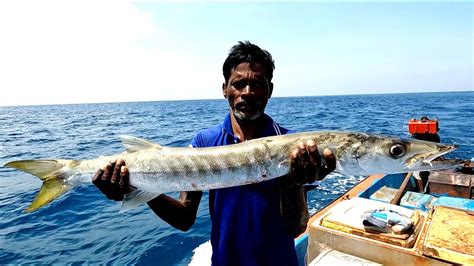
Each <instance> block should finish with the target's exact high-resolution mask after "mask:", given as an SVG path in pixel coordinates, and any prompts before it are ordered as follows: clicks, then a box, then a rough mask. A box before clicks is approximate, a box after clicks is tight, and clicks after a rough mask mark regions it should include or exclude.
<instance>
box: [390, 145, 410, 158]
mask: <svg viewBox="0 0 474 266" xmlns="http://www.w3.org/2000/svg"><path fill="white" fill-rule="evenodd" d="M405 151H406V149H405V146H404V145H403V144H400V143H397V144H393V145H392V146H391V147H390V155H391V156H392V157H394V158H399V157H401V156H403V155H404V154H405Z"/></svg>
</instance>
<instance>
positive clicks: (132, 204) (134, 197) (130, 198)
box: [120, 190, 162, 212]
mask: <svg viewBox="0 0 474 266" xmlns="http://www.w3.org/2000/svg"><path fill="white" fill-rule="evenodd" d="M161 194H162V193H156V192H147V191H143V190H135V191H132V192H130V193H128V194H125V197H124V199H123V200H122V207H121V208H120V212H126V211H129V210H131V209H134V208H136V207H138V206H139V205H140V204H142V203H145V202H149V201H150V200H152V199H154V198H156V197H158V196H159V195H161Z"/></svg>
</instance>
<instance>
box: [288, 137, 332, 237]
mask: <svg viewBox="0 0 474 266" xmlns="http://www.w3.org/2000/svg"><path fill="white" fill-rule="evenodd" d="M323 158H324V164H322V160H321V156H320V155H319V152H318V147H317V145H316V143H315V142H314V141H312V140H310V141H308V142H307V143H306V144H304V143H300V144H299V145H298V149H297V150H295V151H293V152H292V154H291V157H290V162H291V163H290V174H289V175H288V176H285V177H283V178H281V179H280V191H281V205H280V206H281V214H282V217H283V222H284V223H285V226H286V228H287V230H288V233H290V234H291V235H292V236H293V237H297V236H298V235H300V234H301V233H303V232H304V231H305V230H306V226H307V223H308V219H309V214H308V207H307V203H306V195H305V191H304V187H303V184H306V183H313V182H314V181H316V180H321V179H323V178H324V177H325V176H326V175H328V174H329V173H331V172H332V171H334V169H336V158H335V157H334V155H333V153H332V152H331V151H330V150H329V149H325V150H324V152H323Z"/></svg>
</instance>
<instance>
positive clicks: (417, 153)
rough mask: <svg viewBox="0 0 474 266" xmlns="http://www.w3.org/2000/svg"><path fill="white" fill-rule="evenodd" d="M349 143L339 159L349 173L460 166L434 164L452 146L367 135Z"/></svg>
mask: <svg viewBox="0 0 474 266" xmlns="http://www.w3.org/2000/svg"><path fill="white" fill-rule="evenodd" d="M350 143H351V148H350V149H349V150H348V151H346V152H345V154H346V157H345V158H341V159H342V160H341V161H342V163H345V164H346V165H345V166H343V168H345V169H346V170H347V171H349V172H350V170H349V169H348V168H349V167H353V168H354V170H355V171H357V172H359V173H360V172H362V173H366V174H367V175H370V174H392V173H405V172H411V171H431V170H438V169H448V168H454V167H455V166H456V165H458V164H459V163H461V162H462V161H460V160H435V159H436V158H438V157H440V156H441V155H444V154H446V153H448V152H451V151H453V150H455V149H456V148H457V146H456V145H450V144H440V143H435V142H429V141H421V140H415V139H400V138H391V137H385V136H374V135H367V134H359V135H356V136H353V138H352V140H351V141H350ZM338 159H339V158H338Z"/></svg>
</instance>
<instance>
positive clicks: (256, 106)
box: [235, 100, 262, 110]
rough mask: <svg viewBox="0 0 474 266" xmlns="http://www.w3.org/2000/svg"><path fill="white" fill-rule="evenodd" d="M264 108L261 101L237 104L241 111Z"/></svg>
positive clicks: (247, 101)
mask: <svg viewBox="0 0 474 266" xmlns="http://www.w3.org/2000/svg"><path fill="white" fill-rule="evenodd" d="M261 106H262V102H261V101H253V100H242V101H240V102H238V103H236V104H235V108H236V109H238V110H239V109H241V108H242V107H246V108H252V109H259V108H260V107H261Z"/></svg>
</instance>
